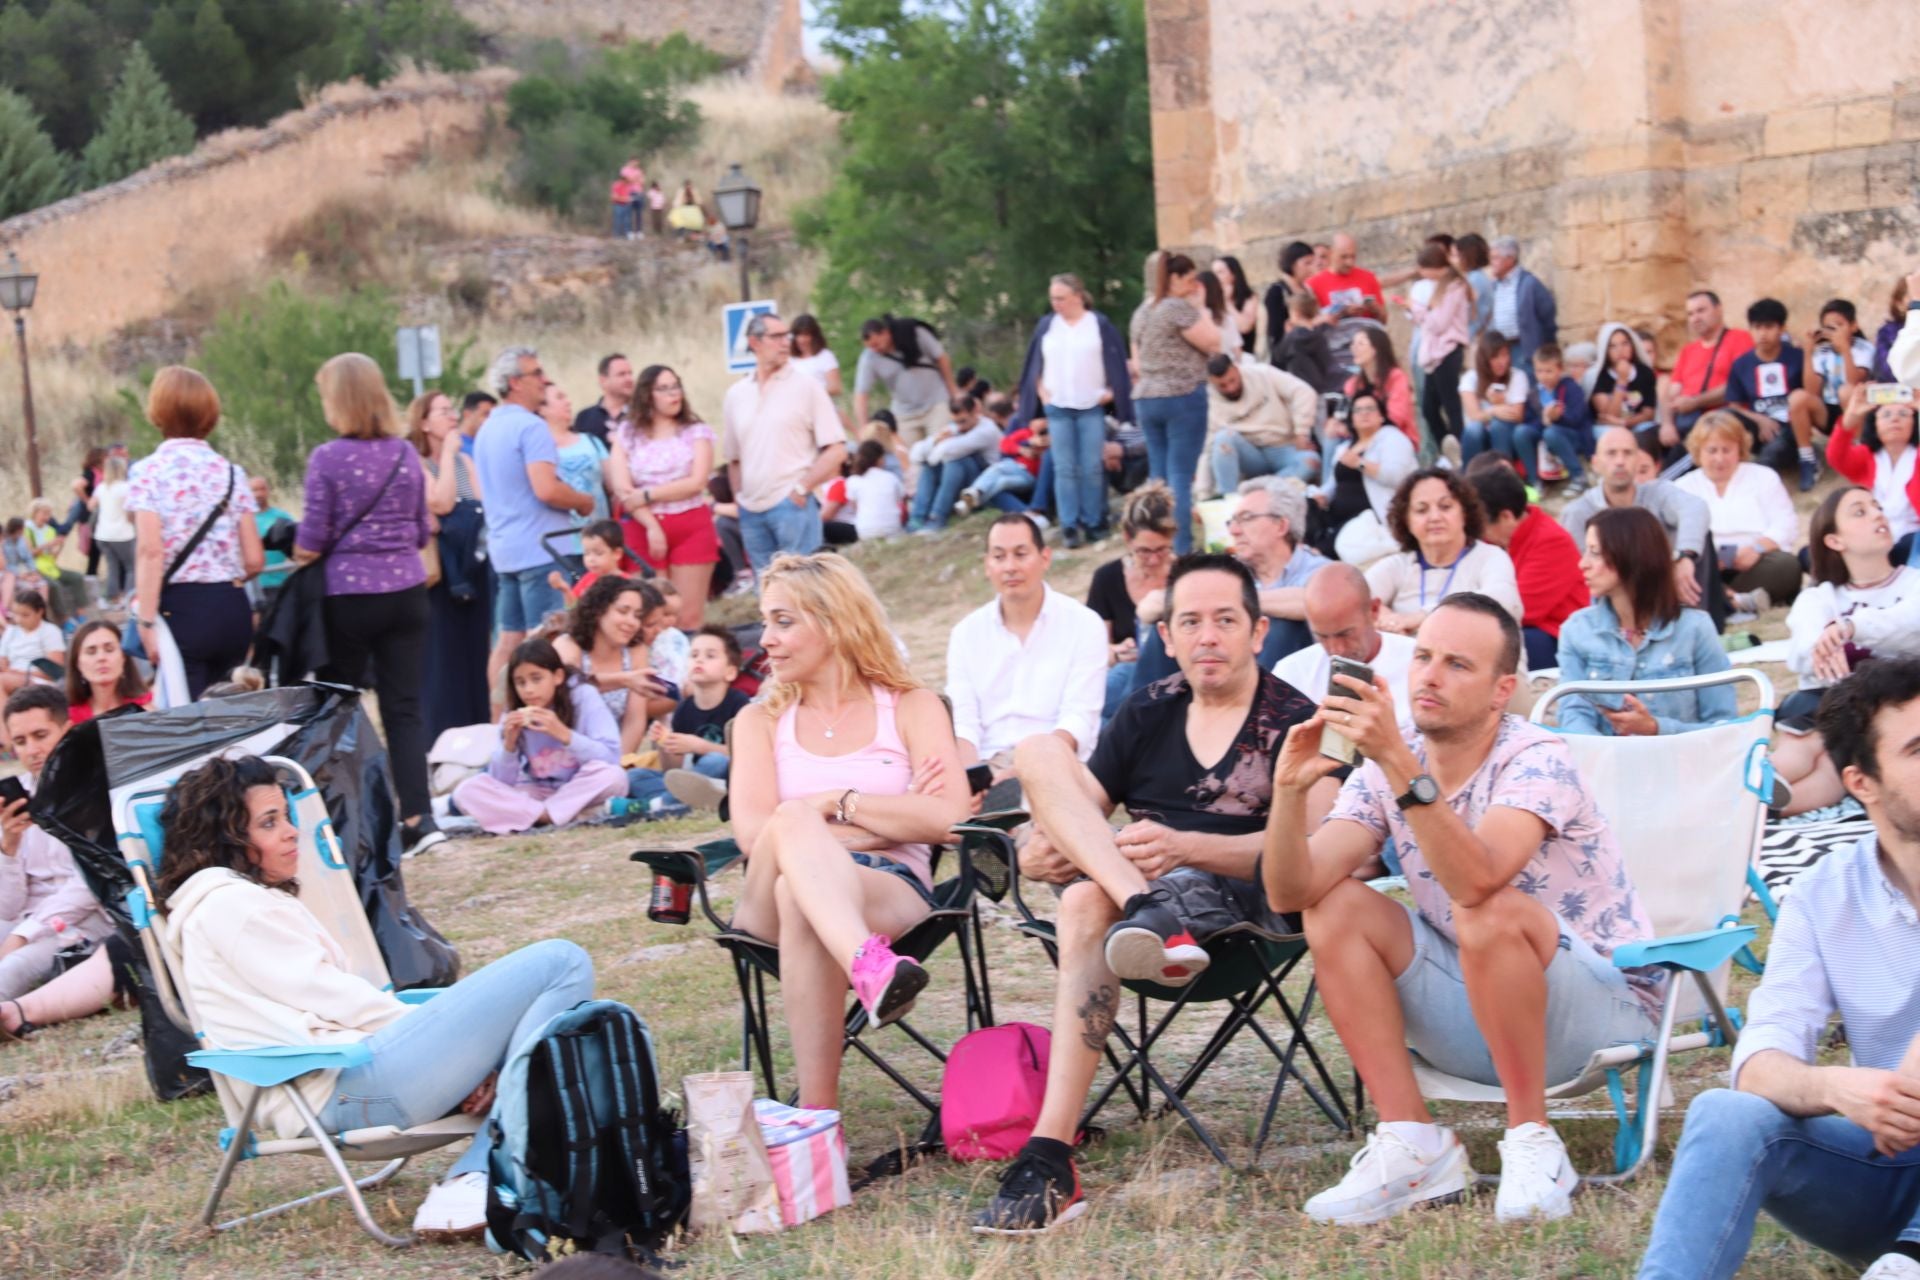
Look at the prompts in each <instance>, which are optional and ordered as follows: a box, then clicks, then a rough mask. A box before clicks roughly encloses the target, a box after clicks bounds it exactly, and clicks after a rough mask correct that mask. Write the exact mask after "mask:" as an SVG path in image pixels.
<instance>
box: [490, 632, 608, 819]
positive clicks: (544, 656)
mask: <svg viewBox="0 0 1920 1280" xmlns="http://www.w3.org/2000/svg"><path fill="white" fill-rule="evenodd" d="M507 673H508V691H507V706H508V711H507V714H506V715H504V716H502V717H501V719H500V747H499V749H498V750H497V751H495V752H494V753H493V759H492V760H491V761H489V762H488V764H487V771H486V772H485V773H483V774H480V775H479V776H478V777H474V778H468V779H467V780H466V781H465V782H463V783H461V784H460V785H459V786H457V787H455V788H454V790H453V803H454V805H455V806H456V807H457V808H458V809H459V810H460V812H462V813H464V814H466V815H468V816H469V817H471V818H472V819H473V820H474V821H476V822H478V823H479V824H480V826H481V828H482V829H484V830H487V831H491V832H492V833H493V834H495V835H511V834H513V833H515V832H519V831H526V830H529V829H531V828H533V827H537V826H542V825H545V824H547V823H551V824H553V825H554V826H560V825H562V824H564V823H568V822H571V821H573V820H574V818H576V817H578V816H579V815H580V814H582V813H585V812H587V811H589V810H593V809H598V808H599V807H600V805H602V804H603V803H605V802H606V801H607V800H609V799H611V798H612V797H614V796H617V795H622V794H624V793H625V791H626V789H627V775H626V774H624V773H622V772H621V771H620V765H619V760H620V729H619V726H617V725H616V724H615V723H614V720H613V713H612V712H610V711H608V710H607V704H606V702H605V701H604V700H603V699H602V698H601V697H600V694H599V691H598V690H596V689H595V688H594V687H593V686H592V685H590V684H588V683H586V682H585V681H583V680H580V679H578V678H577V677H575V676H574V674H573V672H571V671H569V670H568V669H567V665H566V663H564V662H562V661H561V660H560V655H559V654H558V653H556V652H554V648H553V645H552V644H550V643H549V642H547V641H545V640H528V641H526V642H524V643H522V644H521V645H520V647H519V648H517V649H515V650H514V651H513V660H512V661H511V662H509V663H508V664H507Z"/></svg>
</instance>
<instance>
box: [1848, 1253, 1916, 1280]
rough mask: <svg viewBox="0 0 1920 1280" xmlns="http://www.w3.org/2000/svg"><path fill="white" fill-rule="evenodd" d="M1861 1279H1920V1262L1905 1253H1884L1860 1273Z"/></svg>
mask: <svg viewBox="0 0 1920 1280" xmlns="http://www.w3.org/2000/svg"><path fill="white" fill-rule="evenodd" d="M1860 1280H1920V1262H1915V1261H1914V1260H1913V1259H1912V1258H1909V1257H1908V1256H1907V1255H1906V1254H1904V1253H1883V1254H1881V1255H1880V1256H1879V1258H1878V1259H1876V1260H1875V1261H1874V1264H1873V1265H1872V1266H1870V1267H1868V1268H1867V1269H1866V1270H1865V1271H1863V1272H1861V1273H1860Z"/></svg>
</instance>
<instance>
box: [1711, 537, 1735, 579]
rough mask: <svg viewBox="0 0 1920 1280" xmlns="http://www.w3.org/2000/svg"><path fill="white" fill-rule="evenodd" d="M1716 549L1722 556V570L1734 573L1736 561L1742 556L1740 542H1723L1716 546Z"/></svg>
mask: <svg viewBox="0 0 1920 1280" xmlns="http://www.w3.org/2000/svg"><path fill="white" fill-rule="evenodd" d="M1714 551H1715V552H1716V553H1717V554H1718V555H1719V557H1720V572H1722V573H1733V572H1734V567H1733V566H1734V562H1735V561H1737V560H1738V559H1739V558H1740V544H1739V543H1737V542H1723V543H1721V544H1720V545H1719V546H1717V547H1715V548H1714Z"/></svg>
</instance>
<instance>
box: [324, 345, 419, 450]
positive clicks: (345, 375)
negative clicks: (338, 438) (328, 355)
mask: <svg viewBox="0 0 1920 1280" xmlns="http://www.w3.org/2000/svg"><path fill="white" fill-rule="evenodd" d="M313 380H314V382H315V383H317V384H318V385H319V387H320V412H321V415H322V416H323V417H325V418H326V420H327V425H328V426H330V427H332V428H333V429H334V430H335V431H338V432H339V433H340V434H341V435H343V436H345V437H347V438H348V439H350V440H377V439H379V438H381V437H382V436H397V435H399V434H401V427H400V409H399V406H397V405H395V404H394V403H393V393H392V392H391V391H388V390H387V379H386V375H385V374H383V373H381V372H380V366H379V365H377V364H375V363H374V362H373V360H372V359H371V358H370V357H367V356H363V355H361V354H360V353H359V352H358V351H347V352H343V353H341V354H340V355H337V356H335V357H334V358H333V359H331V360H329V361H327V362H326V363H325V364H323V365H321V366H320V372H319V373H316V374H314V375H313Z"/></svg>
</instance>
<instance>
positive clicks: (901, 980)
mask: <svg viewBox="0 0 1920 1280" xmlns="http://www.w3.org/2000/svg"><path fill="white" fill-rule="evenodd" d="M926 985H927V971H926V970H925V969H922V968H921V967H920V966H919V965H917V964H915V963H914V962H913V961H911V960H909V959H907V958H906V957H905V956H897V955H895V954H893V942H892V939H890V938H888V937H887V936H886V935H885V934H881V933H876V934H874V935H873V936H871V937H869V938H868V939H867V940H866V941H865V942H863V943H861V944H860V947H859V949H858V950H856V951H855V952H854V953H853V994H854V995H856V996H858V997H859V998H860V1003H861V1004H862V1005H864V1006H865V1007H866V1010H867V1021H869V1022H871V1023H872V1024H873V1025H874V1026H876V1027H884V1026H886V1025H887V1024H888V1023H890V1022H896V1021H898V1020H899V1019H901V1018H903V1017H905V1016H906V1014H907V1010H909V1009H911V1008H913V1002H914V999H915V998H916V997H917V996H918V995H919V994H920V989H921V988H922V987H924V986H926Z"/></svg>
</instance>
